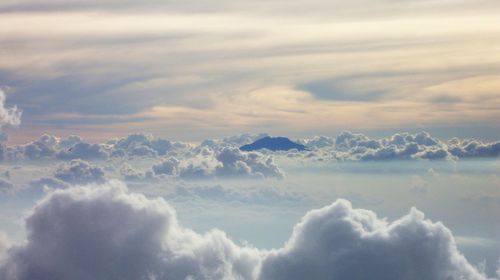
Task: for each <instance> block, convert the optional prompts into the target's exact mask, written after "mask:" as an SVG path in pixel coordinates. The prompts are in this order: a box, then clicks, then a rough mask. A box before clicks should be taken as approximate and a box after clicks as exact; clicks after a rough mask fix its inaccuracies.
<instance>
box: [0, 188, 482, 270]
mask: <svg viewBox="0 0 500 280" xmlns="http://www.w3.org/2000/svg"><path fill="white" fill-rule="evenodd" d="M26 230H27V232H28V236H27V243H26V244H24V245H17V246H13V247H10V249H9V250H8V251H7V252H6V257H5V258H4V261H3V262H2V263H0V278H2V279H5V280H24V279H40V280H44V279H47V280H48V279H75V280H79V279H97V280H98V279H114V278H119V279H134V280H136V279H326V278H328V279H394V280H413V279H429V280H442V279H466V280H486V277H485V276H484V275H481V274H480V273H479V272H478V271H477V270H476V269H475V268H474V267H473V266H472V265H470V264H469V263H468V262H467V260H466V259H465V258H464V257H463V256H462V255H461V254H460V253H459V252H458V250H457V247H456V244H455V241H454V238H453V236H452V234H451V232H450V231H449V230H448V229H447V228H446V227H445V226H443V225H442V224H441V223H434V222H431V221H429V220H426V219H424V215H423V214H422V213H421V212H419V211H417V210H412V211H411V212H410V213H409V214H408V215H406V216H404V217H402V218H401V219H399V220H396V221H394V222H392V223H388V222H387V221H386V220H384V219H379V218H378V217H377V216H376V215H375V214H374V213H373V212H371V211H368V210H362V209H353V208H352V207H351V205H350V203H349V202H347V201H345V200H339V201H337V202H335V203H333V204H332V205H330V206H327V207H324V208H321V209H317V210H313V211H310V212H309V213H307V214H306V215H305V216H304V217H303V219H302V220H301V222H300V223H298V224H297V225H296V226H295V227H294V230H293V233H292V236H291V238H290V239H289V240H288V242H287V243H286V245H285V246H284V247H283V248H280V249H276V250H272V251H262V250H257V249H255V248H251V247H248V246H238V245H236V244H235V243H233V242H232V241H231V240H229V239H228V238H227V237H226V236H225V234H224V233H223V232H221V231H218V230H212V231H210V232H208V233H205V234H203V235H200V234H197V233H195V232H193V231H191V230H189V229H186V228H183V227H181V226H180V225H179V224H178V223H177V219H176V215H175V211H174V210H173V209H172V208H171V207H170V206H169V205H168V204H167V203H166V202H165V201H164V200H162V199H148V198H146V197H144V196H143V195H140V194H134V193H130V192H128V191H127V189H126V187H124V186H123V185H122V184H120V183H118V182H110V183H108V184H107V185H103V186H100V187H93V188H92V187H78V188H71V189H67V190H59V191H55V192H53V193H51V194H50V195H49V196H48V197H47V198H45V199H43V200H42V201H41V202H40V203H38V205H37V206H36V207H35V208H34V210H33V212H32V214H31V215H30V216H29V217H28V218H27V220H26ZM7 246H8V245H7ZM4 247H5V246H4ZM4 252H5V249H4Z"/></svg>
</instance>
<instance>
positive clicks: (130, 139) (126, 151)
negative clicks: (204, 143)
mask: <svg viewBox="0 0 500 280" xmlns="http://www.w3.org/2000/svg"><path fill="white" fill-rule="evenodd" d="M107 144H110V145H111V146H112V147H113V155H114V156H123V155H128V156H139V157H154V156H164V155H166V154H168V153H169V152H174V151H176V150H183V149H187V148H189V145H188V144H186V143H182V142H172V141H169V140H166V139H161V138H154V137H153V136H152V135H150V134H140V133H136V134H131V135H129V136H127V137H125V138H120V139H113V140H110V141H108V142H107Z"/></svg>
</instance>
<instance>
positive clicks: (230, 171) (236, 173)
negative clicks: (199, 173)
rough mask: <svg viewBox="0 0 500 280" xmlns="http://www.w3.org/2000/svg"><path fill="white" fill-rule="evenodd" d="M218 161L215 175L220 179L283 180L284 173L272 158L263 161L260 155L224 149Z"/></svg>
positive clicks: (218, 156)
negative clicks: (257, 178) (270, 178)
mask: <svg viewBox="0 0 500 280" xmlns="http://www.w3.org/2000/svg"><path fill="white" fill-rule="evenodd" d="M217 160H218V161H219V162H220V163H221V165H219V166H217V168H216V170H215V173H216V174H217V176H218V177H241V176H243V177H276V178H283V176H284V174H283V172H282V171H281V170H280V169H279V168H278V166H276V165H275V164H274V162H273V159H272V158H271V157H268V158H267V159H263V158H262V155H261V154H258V153H244V152H241V151H240V150H239V149H238V148H224V149H223V150H222V151H221V152H220V153H219V154H218V155H217Z"/></svg>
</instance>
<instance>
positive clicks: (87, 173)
mask: <svg viewBox="0 0 500 280" xmlns="http://www.w3.org/2000/svg"><path fill="white" fill-rule="evenodd" d="M54 177H55V178H57V179H59V180H62V181H64V182H67V183H71V184H78V185H84V184H90V183H103V182H104V181H105V176H104V171H103V170H102V168H100V167H98V166H93V165H92V164H90V163H88V162H86V161H84V160H79V159H75V160H71V161H70V162H68V163H63V164H61V165H60V166H59V168H57V170H56V171H55V172H54Z"/></svg>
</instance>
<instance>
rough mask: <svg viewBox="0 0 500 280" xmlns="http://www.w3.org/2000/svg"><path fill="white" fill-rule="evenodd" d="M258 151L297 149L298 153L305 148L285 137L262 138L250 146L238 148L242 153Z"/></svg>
mask: <svg viewBox="0 0 500 280" xmlns="http://www.w3.org/2000/svg"><path fill="white" fill-rule="evenodd" d="M260 149H268V150H271V151H288V150H291V149H297V150H299V151H304V150H305V149H306V147H305V146H304V145H301V144H298V143H295V142H293V141H291V140H290V139H288V138H286V137H270V136H267V137H264V138H261V139H259V140H257V141H255V142H253V143H251V144H248V145H243V146H241V147H240V150H242V151H255V150H260Z"/></svg>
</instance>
